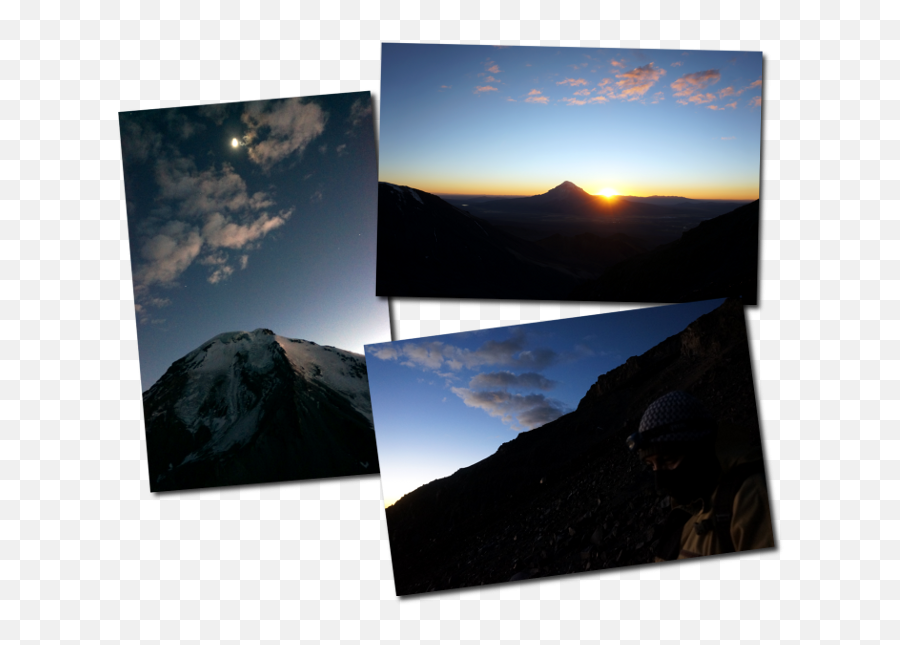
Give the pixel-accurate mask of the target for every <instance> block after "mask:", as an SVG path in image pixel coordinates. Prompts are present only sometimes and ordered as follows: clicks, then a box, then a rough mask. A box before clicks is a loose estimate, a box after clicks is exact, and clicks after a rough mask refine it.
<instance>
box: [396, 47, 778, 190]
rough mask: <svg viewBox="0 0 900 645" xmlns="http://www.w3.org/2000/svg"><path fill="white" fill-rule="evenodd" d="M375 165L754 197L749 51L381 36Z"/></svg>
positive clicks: (483, 183) (461, 183) (496, 182)
mask: <svg viewBox="0 0 900 645" xmlns="http://www.w3.org/2000/svg"><path fill="white" fill-rule="evenodd" d="M381 55H382V62H381V106H380V109H381V114H380V119H381V124H380V141H379V144H380V155H381V157H380V166H379V178H380V179H381V180H382V181H388V182H391V183H395V184H401V185H408V186H413V187H415V188H419V189H421V190H425V191H428V192H432V193H441V194H446V193H455V194H498V195H499V194H503V195H533V194H540V193H543V192H546V191H547V190H549V189H550V188H553V187H554V186H557V185H558V184H560V183H562V182H563V181H572V182H574V183H575V184H577V185H579V186H581V187H582V188H583V189H585V190H586V191H588V192H589V193H592V194H598V193H600V192H601V191H602V190H603V189H604V188H612V189H614V190H615V191H616V192H618V193H619V194H623V195H636V196H649V195H679V196H683V197H692V198H698V199H704V198H717V199H757V198H758V197H759V172H760V138H761V124H762V118H761V105H760V103H761V90H762V83H761V79H762V54H761V53H760V52H728V51H681V50H664V49H663V50H653V49H583V48H567V47H497V46H489V45H419V44H392V43H385V44H383V45H382V49H381Z"/></svg>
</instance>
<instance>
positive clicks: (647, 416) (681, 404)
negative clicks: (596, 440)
mask: <svg viewBox="0 0 900 645" xmlns="http://www.w3.org/2000/svg"><path fill="white" fill-rule="evenodd" d="M715 432H716V424H715V421H714V420H713V418H712V417H711V416H710V415H709V413H708V412H707V411H706V408H705V407H703V404H702V403H700V401H699V400H697V399H696V398H695V397H693V396H691V395H690V394H688V393H687V392H680V391H675V392H669V393H668V394H666V395H665V396H662V397H660V398H658V399H657V400H656V401H654V402H653V403H651V404H650V405H649V406H648V407H647V411H646V412H644V416H643V418H642V419H641V425H640V427H639V428H638V431H637V432H635V433H634V434H633V435H631V436H630V437H628V440H627V441H628V447H629V448H631V449H632V450H640V451H641V452H642V453H644V454H652V453H659V452H667V451H673V452H675V453H677V452H679V451H684V450H690V449H691V447H692V445H696V444H699V443H702V442H705V441H708V440H711V439H713V438H714V437H715Z"/></svg>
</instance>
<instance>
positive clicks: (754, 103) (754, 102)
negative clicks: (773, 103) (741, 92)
mask: <svg viewBox="0 0 900 645" xmlns="http://www.w3.org/2000/svg"><path fill="white" fill-rule="evenodd" d="M748 105H749V106H750V107H752V108H755V107H759V106H761V105H762V97H761V96H754V97H753V98H752V99H750V103H749V104H748Z"/></svg>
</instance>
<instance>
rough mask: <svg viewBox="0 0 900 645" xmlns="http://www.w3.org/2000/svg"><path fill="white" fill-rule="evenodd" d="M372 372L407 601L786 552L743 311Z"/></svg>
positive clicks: (376, 348)
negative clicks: (728, 508) (714, 519)
mask: <svg viewBox="0 0 900 645" xmlns="http://www.w3.org/2000/svg"><path fill="white" fill-rule="evenodd" d="M366 356H367V359H368V365H369V373H370V378H371V391H372V406H373V414H374V418H375V423H376V429H377V431H376V434H377V442H378V451H379V457H380V463H381V470H382V473H381V481H382V489H383V493H384V501H385V506H386V517H387V523H388V533H389V538H390V544H391V560H392V563H393V568H394V580H395V586H396V591H397V594H398V595H410V594H420V593H425V592H430V591H440V590H446V589H456V588H462V587H469V586H480V585H487V584H496V583H504V582H516V581H520V580H527V579H532V578H540V577H548V576H558V575H566V574H570V573H584V572H586V571H596V570H603V569H609V568H615V567H623V566H633V565H641V564H648V563H654V562H661V561H666V560H674V559H685V558H689V557H698V556H706V555H716V554H721V553H728V552H737V551H750V550H758V549H765V548H771V547H774V546H775V542H774V535H773V530H772V524H771V515H770V511H769V497H768V493H767V490H766V478H765V469H764V465H763V448H762V438H761V434H760V425H759V416H758V411H757V399H756V394H755V390H754V385H753V373H752V364H751V359H750V352H749V345H748V337H747V329H746V322H745V318H744V307H743V304H742V303H741V302H740V301H739V300H737V299H726V300H722V299H716V300H710V301H702V302H696V303H686V304H674V305H668V306H661V307H649V308H644V309H637V310H631V311H625V312H618V313H610V314H600V315H595V316H584V317H581V318H571V319H564V320H559V321H551V322H540V323H532V324H528V325H518V326H514V327H507V328H497V329H490V330H479V331H473V332H463V333H457V334H447V335H443V336H435V337H430V338H423V339H416V340H407V341H395V342H392V343H381V344H374V345H368V346H366ZM679 415H681V416H679ZM666 433H668V434H666ZM660 460H666V462H668V465H669V466H671V469H669V470H667V469H666V467H664V466H663V465H662V464H663V463H664V462H662V461H660ZM679 461H680V464H679V463H677V462H679ZM673 463H674V466H672V464H673ZM657 466H659V469H657ZM673 474H678V475H683V477H681V479H675V478H674V477H673ZM663 475H665V477H664V476H663ZM734 482H736V484H735V486H734V488H736V492H735V491H734V490H729V488H728V486H729V485H731V484H733V483H734ZM722 500H725V501H726V502H728V503H731V504H733V508H735V509H739V510H740V509H747V510H740V512H736V513H735V515H734V519H733V522H732V524H731V526H730V527H727V526H726V528H725V531H726V533H727V535H728V538H722V537H721V534H720V530H721V526H719V525H715V523H710V521H709V520H708V519H707V516H708V515H710V514H711V512H712V511H711V510H710V509H713V508H718V507H717V504H719V502H720V501H722ZM691 513H694V514H696V515H697V516H698V517H699V520H700V522H699V523H700V524H701V525H704V526H707V525H708V526H709V527H710V528H709V529H706V530H705V532H704V534H703V535H702V536H701V535H699V534H698V533H697V532H696V531H695V524H696V523H695V522H694V521H692V520H690V519H689V516H690V514H691ZM704 513H706V516H704ZM704 522H706V523H707V524H703V523H704ZM673 526H674V531H673V528H672V527H673ZM729 528H730V531H729ZM673 535H674V536H675V537H674V538H673V537H672V536H673ZM731 538H733V544H731V545H730V546H729V545H727V544H726V543H725V542H724V540H727V539H731ZM673 540H674V541H673ZM698 544H699V546H698ZM673 547H674V550H673ZM678 547H681V548H680V550H679V548H678Z"/></svg>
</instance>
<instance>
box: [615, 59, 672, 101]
mask: <svg viewBox="0 0 900 645" xmlns="http://www.w3.org/2000/svg"><path fill="white" fill-rule="evenodd" d="M665 74H666V70H664V69H660V68H658V67H654V66H653V63H647V64H646V65H644V66H642V67H636V68H634V69H633V70H631V71H628V72H623V73H622V74H616V78H618V79H619V80H618V81H616V86H617V87H618V88H619V92H618V94H617V95H616V97H615V98H619V99H626V100H629V101H636V100H638V99H640V98H643V96H644V94H646V93H647V91H648V90H649V89H650V88H651V87H653V85H654V84H656V82H657V81H658V80H659V79H660V78H662V77H663V76H665Z"/></svg>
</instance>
